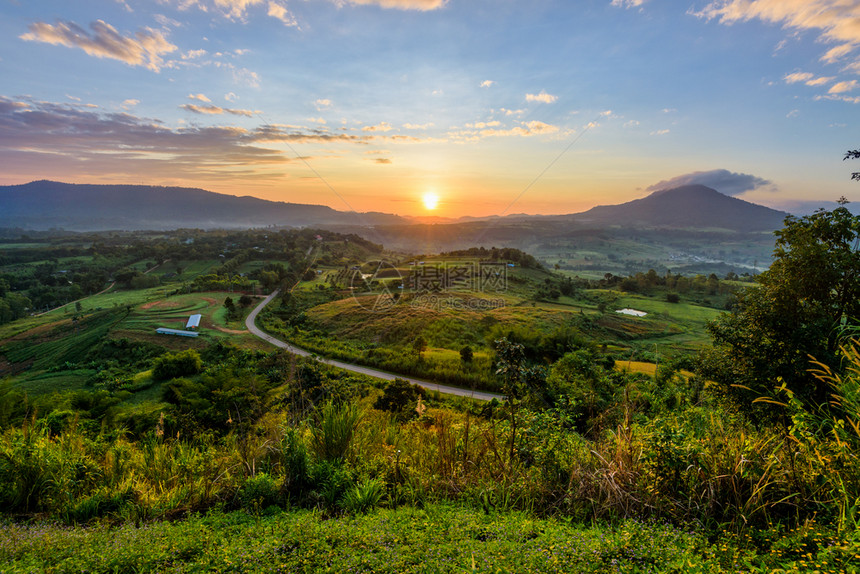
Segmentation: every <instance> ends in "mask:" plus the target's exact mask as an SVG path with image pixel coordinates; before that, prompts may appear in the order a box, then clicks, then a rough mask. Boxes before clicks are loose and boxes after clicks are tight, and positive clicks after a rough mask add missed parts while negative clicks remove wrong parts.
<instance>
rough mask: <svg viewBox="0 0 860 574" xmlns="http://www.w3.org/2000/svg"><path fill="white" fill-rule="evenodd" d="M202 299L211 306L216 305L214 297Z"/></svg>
mask: <svg viewBox="0 0 860 574" xmlns="http://www.w3.org/2000/svg"><path fill="white" fill-rule="evenodd" d="M201 299H203V300H204V301H206V302H207V303H209V304H210V305H214V304H215V299H213V298H212V297H201Z"/></svg>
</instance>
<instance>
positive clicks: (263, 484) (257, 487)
mask: <svg viewBox="0 0 860 574" xmlns="http://www.w3.org/2000/svg"><path fill="white" fill-rule="evenodd" d="M280 498H281V496H280V485H279V484H278V481H276V480H275V479H274V478H272V477H271V476H269V475H268V474H266V473H265V472H260V473H257V475H256V476H252V477H250V478H248V479H247V480H246V481H245V482H244V483H243V484H242V487H241V488H240V489H239V502H240V504H241V505H242V508H244V509H245V510H251V511H254V512H259V511H260V510H264V509H266V508H269V507H270V506H276V505H277V504H278V503H279V502H280Z"/></svg>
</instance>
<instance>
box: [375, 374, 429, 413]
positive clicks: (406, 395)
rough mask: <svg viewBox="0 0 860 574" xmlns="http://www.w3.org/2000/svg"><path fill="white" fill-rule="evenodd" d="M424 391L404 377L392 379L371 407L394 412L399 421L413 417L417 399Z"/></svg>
mask: <svg viewBox="0 0 860 574" xmlns="http://www.w3.org/2000/svg"><path fill="white" fill-rule="evenodd" d="M425 394H426V392H425V391H424V389H422V388H421V387H419V386H418V385H413V384H411V383H410V382H409V381H407V380H405V379H400V378H397V379H394V380H393V381H392V382H390V383H388V384H387V385H386V386H385V389H384V390H383V391H382V395H381V396H380V397H379V398H378V399H376V402H375V403H373V408H375V409H378V410H381V411H388V412H390V413H394V416H395V417H396V418H397V420H399V421H406V420H409V419H411V418H413V417H415V416H416V415H417V414H418V412H417V411H416V410H415V408H416V407H417V405H418V399H419V398H421V397H423V396H425Z"/></svg>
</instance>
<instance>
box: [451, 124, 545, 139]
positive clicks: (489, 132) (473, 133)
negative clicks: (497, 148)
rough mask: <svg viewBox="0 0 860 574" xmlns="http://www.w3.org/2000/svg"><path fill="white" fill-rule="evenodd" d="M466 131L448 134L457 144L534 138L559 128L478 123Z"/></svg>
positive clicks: (454, 131) (467, 126) (542, 125)
mask: <svg viewBox="0 0 860 574" xmlns="http://www.w3.org/2000/svg"><path fill="white" fill-rule="evenodd" d="M466 128H468V129H464V130H453V131H450V132H448V137H449V138H451V140H452V141H455V142H474V141H479V140H481V139H484V138H507V137H533V136H539V135H547V134H553V133H557V132H558V131H559V127H558V126H554V125H552V124H547V123H544V122H541V121H537V120H535V121H530V122H519V124H518V125H515V126H512V127H509V128H505V127H502V125H501V122H498V121H492V122H478V123H475V124H466Z"/></svg>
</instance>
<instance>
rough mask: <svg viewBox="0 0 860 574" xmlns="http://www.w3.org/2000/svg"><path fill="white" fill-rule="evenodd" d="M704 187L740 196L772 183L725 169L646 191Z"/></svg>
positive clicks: (679, 178) (690, 175) (696, 173)
mask: <svg viewBox="0 0 860 574" xmlns="http://www.w3.org/2000/svg"><path fill="white" fill-rule="evenodd" d="M694 184H698V185H706V186H708V187H710V188H712V189H716V190H717V191H719V192H720V193H724V194H726V195H732V196H735V195H740V194H742V193H746V192H747V191H752V190H754V189H759V188H767V187H770V188H771V189H774V188H773V182H771V181H768V180H766V179H764V178H761V177H758V176H755V175H750V174H748V173H735V172H732V171H729V170H727V169H712V170H710V171H694V172H692V173H687V174H684V175H679V176H677V177H673V178H672V179H667V180H663V181H661V182H659V183H655V184H654V185H651V186H649V187H648V188H647V189H648V191H659V190H663V189H674V188H676V187H681V186H684V185H694Z"/></svg>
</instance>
